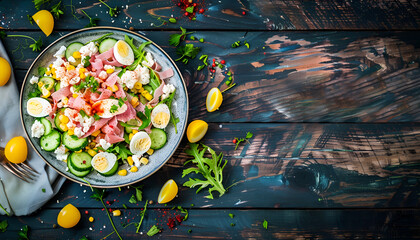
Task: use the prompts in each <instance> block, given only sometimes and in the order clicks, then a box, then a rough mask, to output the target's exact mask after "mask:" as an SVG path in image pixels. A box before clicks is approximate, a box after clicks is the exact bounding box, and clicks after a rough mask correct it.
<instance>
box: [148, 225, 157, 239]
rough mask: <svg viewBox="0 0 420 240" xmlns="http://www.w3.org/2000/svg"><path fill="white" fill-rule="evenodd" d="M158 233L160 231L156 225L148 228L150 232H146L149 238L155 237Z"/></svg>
mask: <svg viewBox="0 0 420 240" xmlns="http://www.w3.org/2000/svg"><path fill="white" fill-rule="evenodd" d="M159 232H160V229H159V228H158V227H157V226H156V225H153V226H152V227H151V228H150V230H149V231H148V232H147V236H149V237H151V236H154V235H156V234H157V233H159Z"/></svg>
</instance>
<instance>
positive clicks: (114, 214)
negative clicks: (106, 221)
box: [112, 209, 121, 217]
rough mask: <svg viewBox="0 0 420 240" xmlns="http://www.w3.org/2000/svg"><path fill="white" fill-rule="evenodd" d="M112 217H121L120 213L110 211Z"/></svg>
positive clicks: (118, 211)
mask: <svg viewBox="0 0 420 240" xmlns="http://www.w3.org/2000/svg"><path fill="white" fill-rule="evenodd" d="M112 216H114V217H118V216H121V211H120V210H118V209H117V210H114V211H112Z"/></svg>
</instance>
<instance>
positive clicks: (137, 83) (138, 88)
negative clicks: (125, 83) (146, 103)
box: [134, 82, 143, 90]
mask: <svg viewBox="0 0 420 240" xmlns="http://www.w3.org/2000/svg"><path fill="white" fill-rule="evenodd" d="M134 88H135V89H137V90H140V89H142V88H143V85H142V84H141V83H140V82H136V84H134Z"/></svg>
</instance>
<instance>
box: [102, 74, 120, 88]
mask: <svg viewBox="0 0 420 240" xmlns="http://www.w3.org/2000/svg"><path fill="white" fill-rule="evenodd" d="M118 79H119V77H118V73H115V72H114V73H113V74H111V75H109V77H108V78H107V79H106V81H105V85H107V86H109V87H112V86H114V85H115V84H116V83H117V81H118Z"/></svg>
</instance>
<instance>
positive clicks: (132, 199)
mask: <svg viewBox="0 0 420 240" xmlns="http://www.w3.org/2000/svg"><path fill="white" fill-rule="evenodd" d="M128 202H129V203H132V204H136V203H137V198H136V195H134V194H133V195H131V197H130V200H128Z"/></svg>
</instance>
